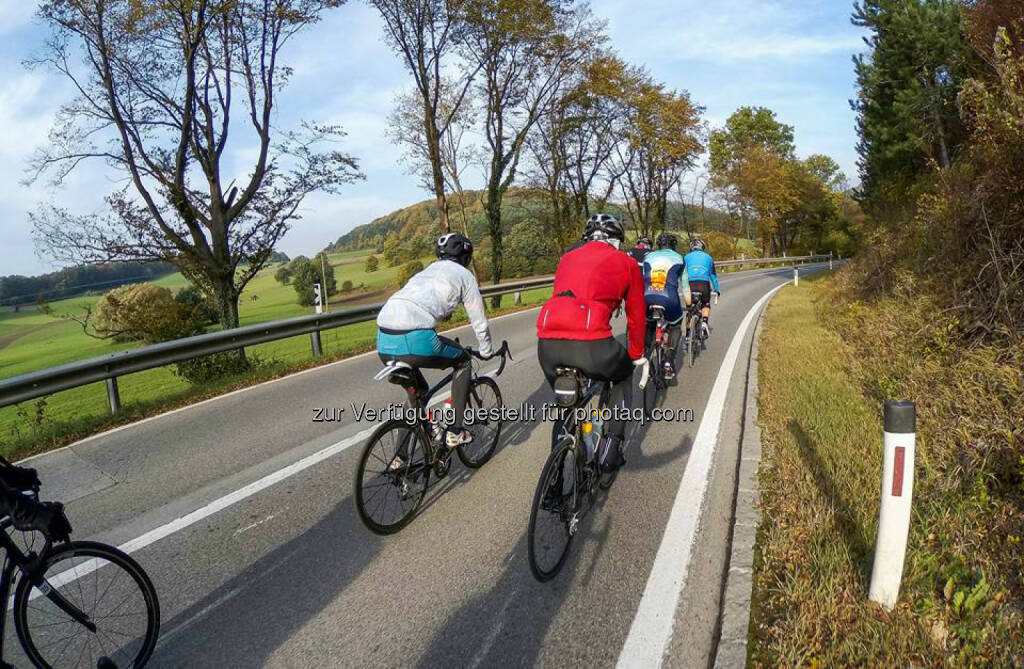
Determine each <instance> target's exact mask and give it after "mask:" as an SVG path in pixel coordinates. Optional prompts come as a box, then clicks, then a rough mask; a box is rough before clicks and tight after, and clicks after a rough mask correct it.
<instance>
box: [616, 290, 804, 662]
mask: <svg viewBox="0 0 1024 669" xmlns="http://www.w3.org/2000/svg"><path fill="white" fill-rule="evenodd" d="M788 283H789V282H786V283H784V284H782V285H781V286H778V287H776V288H773V289H772V290H770V291H768V293H767V294H766V295H764V296H763V297H762V298H761V299H760V300H758V301H757V303H756V304H754V306H753V307H751V308H750V311H748V312H747V315H746V316H745V317H744V318H743V321H742V322H741V323H740V326H739V328H738V329H737V330H736V334H735V335H734V336H733V338H732V343H731V344H729V350H728V351H726V354H725V359H724V360H723V361H722V366H721V367H720V368H719V370H718V376H717V377H716V378H715V384H714V386H713V387H712V388H711V395H710V396H709V397H708V404H707V408H705V409H704V417H703V419H702V420H701V423H700V427H699V428H697V436H696V438H695V439H694V441H693V448H692V449H691V451H690V457H689V458H688V459H687V462H686V470H685V471H684V472H683V478H682V481H680V482H679V490H678V491H677V492H676V498H675V501H674V502H673V503H672V512H671V513H670V514H669V518H668V523H667V524H666V525H665V533H664V534H663V535H662V537H661V544H660V545H659V546H658V553H657V555H656V556H655V558H654V564H653V565H652V566H651V573H650V576H648V578H647V586H646V587H645V588H644V594H643V597H642V598H641V599H640V606H639V607H637V611H636V617H634V618H633V624H632V625H631V626H630V628H629V635H628V636H627V637H626V643H625V645H624V646H623V647H622V652H621V653H620V654H619V661H618V664H617V667H619V669H634V668H638V669H639V668H644V669H647V668H649V667H660V666H661V664H662V660H663V658H664V655H665V651H666V650H667V649H668V647H669V643H670V642H671V640H672V631H673V630H672V627H673V624H674V623H675V615H676V607H677V606H678V605H679V598H680V596H681V594H682V591H683V588H684V587H685V586H686V579H687V576H688V573H689V569H690V558H691V556H692V553H693V546H694V544H695V542H696V540H697V531H698V529H699V527H698V523H699V521H700V516H701V511H702V510H703V507H704V501H705V496H706V494H707V488H708V484H709V475H710V473H711V464H712V462H713V461H714V455H715V446H716V443H717V441H718V428H719V426H720V425H721V422H722V413H723V411H724V410H725V396H726V391H728V389H729V380H730V379H731V378H732V373H733V368H735V366H736V360H737V358H738V357H739V353H740V348H741V347H742V344H743V338H744V337H745V336H746V334H747V330H748V329H749V328H750V323H751V322H752V321H753V320H754V316H755V314H757V312H758V310H760V309H761V307H763V306H764V304H765V303H766V302H767V301H768V300H769V299H770V298H771V297H772V295H774V294H775V293H776V292H777V291H779V290H780V289H781V288H783V287H784V286H786V285H787V284H788Z"/></svg>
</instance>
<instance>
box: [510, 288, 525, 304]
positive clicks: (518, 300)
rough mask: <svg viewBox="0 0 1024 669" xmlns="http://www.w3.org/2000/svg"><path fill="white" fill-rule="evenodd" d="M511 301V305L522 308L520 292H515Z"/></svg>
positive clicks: (521, 294)
mask: <svg viewBox="0 0 1024 669" xmlns="http://www.w3.org/2000/svg"><path fill="white" fill-rule="evenodd" d="M512 300H513V304H515V305H516V306H517V307H521V306H523V293H522V291H519V290H517V291H516V293H515V295H514V296H513V298H512Z"/></svg>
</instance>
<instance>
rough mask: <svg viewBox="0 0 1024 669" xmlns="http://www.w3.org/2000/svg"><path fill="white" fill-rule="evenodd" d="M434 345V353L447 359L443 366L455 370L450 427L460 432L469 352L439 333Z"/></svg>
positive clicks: (465, 393) (468, 368) (462, 420)
mask: <svg viewBox="0 0 1024 669" xmlns="http://www.w3.org/2000/svg"><path fill="white" fill-rule="evenodd" d="M434 347H435V351H436V353H435V355H437V356H438V357H440V358H442V359H444V360H446V361H447V364H446V365H445V367H452V368H453V370H454V372H455V375H454V376H453V377H452V408H453V409H454V410H455V420H454V421H453V422H452V424H451V429H452V430H454V431H457V432H461V431H462V424H463V422H464V419H465V412H466V402H467V401H468V399H469V381H470V376H471V374H470V372H471V371H472V370H471V368H470V360H469V354H468V353H466V351H465V350H464V349H463V348H462V347H461V346H459V344H458V343H457V342H455V341H453V340H451V339H448V338H447V337H442V336H441V335H437V337H436V343H435V344H434Z"/></svg>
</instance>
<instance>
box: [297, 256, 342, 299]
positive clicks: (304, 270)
mask: <svg viewBox="0 0 1024 669" xmlns="http://www.w3.org/2000/svg"><path fill="white" fill-rule="evenodd" d="M322 255H323V254H318V255H317V256H316V257H314V258H313V259H312V260H309V259H308V258H303V257H299V258H296V259H295V260H293V261H292V263H291V265H289V266H288V267H289V269H290V270H291V273H292V286H293V287H294V288H295V293H296V295H297V296H298V303H299V304H301V305H303V306H307V307H308V306H312V304H313V284H314V283H323V281H324V274H326V278H327V289H326V290H325V291H324V292H323V295H324V297H325V298H326V296H328V295H330V294H331V293H334V292H336V291H337V290H338V285H337V283H336V281H335V278H334V267H333V266H332V265H331V264H330V263H328V262H326V258H323V260H324V261H325V262H324V263H323V267H321V256H322Z"/></svg>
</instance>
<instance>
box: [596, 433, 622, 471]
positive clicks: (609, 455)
mask: <svg viewBox="0 0 1024 669" xmlns="http://www.w3.org/2000/svg"><path fill="white" fill-rule="evenodd" d="M597 459H598V462H599V463H601V471H602V472H604V473H605V474H610V473H612V472H614V471H618V469H619V468H620V467H622V465H624V464H626V458H625V457H623V455H622V439H621V438H620V437H613V436H610V435H608V436H604V437H601V441H600V442H599V443H598V444H597Z"/></svg>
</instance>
